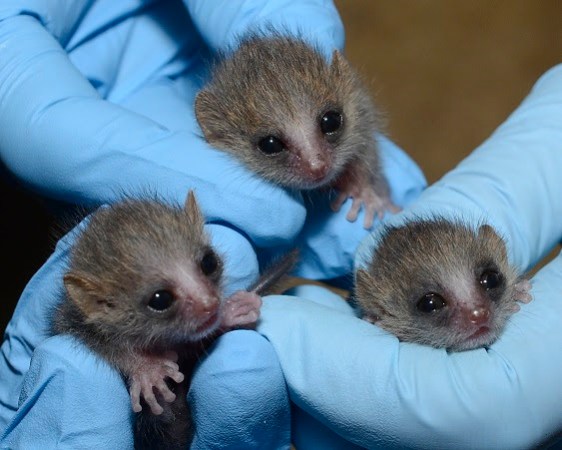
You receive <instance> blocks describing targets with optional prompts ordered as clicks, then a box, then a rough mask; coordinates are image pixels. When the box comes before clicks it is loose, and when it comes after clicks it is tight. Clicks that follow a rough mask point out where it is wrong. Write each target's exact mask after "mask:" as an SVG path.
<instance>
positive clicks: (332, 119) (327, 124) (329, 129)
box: [320, 111, 343, 134]
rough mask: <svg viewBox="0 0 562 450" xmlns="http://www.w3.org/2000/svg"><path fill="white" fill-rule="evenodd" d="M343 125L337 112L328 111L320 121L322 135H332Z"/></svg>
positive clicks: (341, 118)
mask: <svg viewBox="0 0 562 450" xmlns="http://www.w3.org/2000/svg"><path fill="white" fill-rule="evenodd" d="M342 125H343V116H342V115H341V114H340V113H339V112H338V111H328V112H327V113H325V114H324V115H323V116H322V118H321V119H320V129H321V130H322V133H324V134H333V133H335V132H336V131H338V130H339V129H340V128H341V126H342Z"/></svg>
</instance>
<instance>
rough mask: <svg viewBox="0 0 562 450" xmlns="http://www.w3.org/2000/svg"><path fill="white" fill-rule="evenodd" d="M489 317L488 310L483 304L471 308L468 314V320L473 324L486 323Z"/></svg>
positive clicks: (480, 324)
mask: <svg viewBox="0 0 562 450" xmlns="http://www.w3.org/2000/svg"><path fill="white" fill-rule="evenodd" d="M489 318H490V310H489V309H488V308H486V307H484V306H478V307H475V308H474V309H472V311H470V312H469V314H468V320H470V322H472V323H473V324H474V325H479V326H482V325H486V324H487V323H488V319H489Z"/></svg>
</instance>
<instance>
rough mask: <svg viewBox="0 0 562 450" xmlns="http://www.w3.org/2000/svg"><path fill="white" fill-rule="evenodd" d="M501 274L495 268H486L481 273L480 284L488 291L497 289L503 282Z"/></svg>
mask: <svg viewBox="0 0 562 450" xmlns="http://www.w3.org/2000/svg"><path fill="white" fill-rule="evenodd" d="M501 281H502V280H501V275H500V274H499V273H498V272H496V271H495V270H485V271H484V272H483V273H482V275H480V284H481V285H482V287H483V288H484V289H486V290H487V291H488V290H490V289H495V288H497V287H498V286H499V285H500V284H501Z"/></svg>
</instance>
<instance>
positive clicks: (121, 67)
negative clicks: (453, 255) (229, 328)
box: [0, 0, 423, 446]
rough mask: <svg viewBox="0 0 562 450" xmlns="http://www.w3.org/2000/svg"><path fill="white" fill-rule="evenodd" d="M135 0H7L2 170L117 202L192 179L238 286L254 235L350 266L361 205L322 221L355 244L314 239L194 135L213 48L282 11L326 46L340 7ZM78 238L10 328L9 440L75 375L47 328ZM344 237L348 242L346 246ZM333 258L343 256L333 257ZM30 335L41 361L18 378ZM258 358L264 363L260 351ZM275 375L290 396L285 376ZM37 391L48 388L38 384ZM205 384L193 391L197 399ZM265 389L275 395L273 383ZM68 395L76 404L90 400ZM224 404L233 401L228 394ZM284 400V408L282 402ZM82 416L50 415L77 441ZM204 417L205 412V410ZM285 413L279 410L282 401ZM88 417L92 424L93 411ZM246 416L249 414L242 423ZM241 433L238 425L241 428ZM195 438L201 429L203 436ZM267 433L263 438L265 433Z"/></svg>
mask: <svg viewBox="0 0 562 450" xmlns="http://www.w3.org/2000/svg"><path fill="white" fill-rule="evenodd" d="M140 3H141V4H140V5H139V4H137V3H135V4H134V5H133V4H129V3H127V2H125V3H123V2H113V1H112V0H105V1H104V0H98V1H96V2H91V1H87V0H77V1H73V2H48V1H47V0H6V1H3V2H2V4H1V5H0V58H1V59H2V64H1V65H0V100H1V101H0V129H2V130H3V131H2V133H0V152H1V153H0V156H1V158H2V161H3V164H4V165H5V166H6V168H7V169H8V170H10V171H11V172H12V173H13V174H14V175H15V176H16V177H17V178H19V179H20V180H21V181H22V182H23V183H24V184H25V185H27V186H28V187H30V188H32V189H34V190H35V191H38V192H40V193H41V194H43V195H45V196H48V197H50V198H53V199H57V200H63V201H65V202H71V203H77V204H83V205H88V206H95V205H99V204H102V203H106V202H108V203H111V202H112V201H114V200H115V199H116V198H119V197H120V196H121V195H122V193H123V192H125V193H128V194H133V195H142V194H146V193H147V192H149V193H150V192H152V191H155V192H157V193H158V195H159V196H161V197H163V198H165V199H167V200H172V201H177V202H180V203H183V201H184V198H185V196H186V193H187V191H188V190H189V189H195V191H196V194H197V197H198V200H199V203H200V205H201V206H202V209H203V212H204V214H205V216H206V217H207V219H208V221H209V222H210V223H215V224H216V228H215V229H214V230H213V239H214V241H215V242H216V243H217V246H218V248H219V250H220V251H221V252H222V253H223V254H225V255H226V257H227V260H228V261H230V268H231V270H230V271H227V278H228V279H227V287H228V289H229V291H233V290H235V289H236V287H241V286H246V285H248V283H249V281H250V280H251V279H253V278H254V277H255V275H256V272H257V264H256V256H255V254H254V250H255V249H258V250H259V251H260V252H261V253H266V252H268V251H269V250H270V249H275V248H286V247H290V246H292V245H294V242H295V240H296V239H297V238H298V239H299V242H302V245H303V246H304V247H305V253H307V255H309V256H306V258H305V261H304V263H303V266H302V268H301V270H302V271H303V273H307V274H309V275H310V276H315V277H318V278H330V277H334V276H340V275H342V274H345V273H348V272H349V270H350V267H351V261H352V258H351V254H352V249H353V248H354V247H355V246H356V244H357V242H359V240H360V239H361V238H362V237H363V236H364V234H365V232H364V231H363V230H362V227H361V226H360V221H361V219H359V220H358V222H357V223H356V224H355V225H353V226H351V225H349V224H348V223H347V222H346V221H344V220H343V217H344V215H345V212H344V209H345V208H343V209H342V213H340V214H339V216H341V217H339V216H338V215H334V217H331V219H332V220H333V222H330V224H327V225H326V233H328V234H329V235H330V236H331V238H330V241H331V244H335V245H339V246H341V248H342V249H344V253H343V254H345V257H344V258H341V257H340V256H339V255H333V253H332V252H330V250H329V249H328V248H326V246H325V245H324V241H323V240H322V239H321V238H320V239H319V238H318V237H317V231H318V230H319V227H317V226H316V225H314V223H318V219H317V216H315V215H309V216H307V211H306V207H307V206H308V205H304V204H303V201H302V198H301V197H300V196H294V195H292V194H289V193H287V192H285V191H284V190H282V189H279V188H277V187H275V186H272V185H270V184H268V183H266V182H263V181H261V180H260V179H258V178H257V177H254V176H253V175H252V174H250V173H248V172H247V171H246V170H245V169H244V168H243V167H241V166H240V165H239V164H238V163H236V162H235V161H233V160H232V159H231V158H230V157H229V156H228V155H225V154H224V153H222V152H217V151H215V150H214V149H212V148H210V147H208V146H207V145H206V144H205V143H204V142H203V141H202V139H201V138H200V134H201V133H200V131H199V129H198V127H197V125H196V121H195V118H194V115H193V100H194V97H195V93H196V92H197V90H198V89H199V87H200V85H201V82H202V81H203V80H204V79H205V75H206V65H205V61H206V59H207V57H208V56H209V55H210V54H211V53H212V52H214V51H223V50H226V49H230V48H232V47H233V46H234V45H235V42H236V39H237V37H238V36H239V35H240V34H243V33H244V32H245V30H247V29H248V28H249V27H250V26H252V27H265V26H266V25H268V24H273V25H274V26H275V27H280V28H282V29H285V30H292V31H295V32H297V31H298V33H299V35H300V36H302V37H303V38H305V39H308V40H310V41H312V42H315V43H316V44H320V48H321V49H322V50H323V51H324V52H325V53H326V55H329V54H331V52H332V50H333V49H334V48H340V49H341V48H342V46H343V28H342V26H341V22H340V19H339V16H338V15H337V12H336V10H335V7H334V6H333V5H332V4H331V3H330V2H326V1H323V0H310V1H307V2H302V3H300V4H299V3H297V2H294V1H289V0H285V1H283V0H275V1H267V2H266V1H263V2H261V3H258V2H246V3H240V2H236V3H234V2H231V1H230V0H223V1H211V0H205V1H191V2H186V4H185V6H186V7H187V9H184V8H183V7H182V5H181V3H179V2H150V1H146V2H140ZM162 30H165V33H163V32H162ZM383 147H385V149H383V153H384V161H385V169H386V170H387V171H390V172H393V174H392V175H390V176H395V179H394V180H392V179H391V180H390V183H391V185H393V186H394V185H396V184H400V180H402V179H404V180H406V181H405V182H404V184H403V185H401V186H402V187H400V188H397V191H396V192H395V198H394V200H395V202H397V203H399V204H404V203H405V202H406V197H408V196H409V195H410V194H409V193H412V192H419V190H420V189H421V186H422V185H423V181H421V182H420V178H419V177H418V178H416V176H414V177H413V178H412V177H410V176H409V174H411V173H417V174H418V175H419V171H418V170H417V168H416V167H415V165H414V164H413V163H412V162H411V160H409V159H408V158H407V157H405V156H404V155H403V154H402V153H401V152H400V151H399V150H398V149H396V148H394V147H393V146H392V144H391V143H388V142H386V143H384V144H383ZM403 175H404V176H403ZM309 217H310V221H312V222H309ZM315 217H316V218H315ZM338 217H339V218H338ZM305 220H306V221H307V224H306V226H305ZM272 223H275V227H272V226H271V224H272ZM309 223H312V225H309ZM303 227H304V228H306V229H305V230H303ZM320 231H321V232H324V231H323V230H320ZM342 231H345V233H343V232H342ZM71 240H72V238H71V237H69V238H67V240H66V241H65V242H62V243H61V244H59V247H58V248H57V251H56V252H55V254H54V255H53V256H52V257H51V259H50V260H49V261H48V262H47V263H46V265H45V266H44V267H43V268H42V269H41V270H40V272H39V273H38V274H37V275H36V276H35V277H34V279H33V280H32V281H31V283H30V284H29V285H28V287H27V288H26V290H25V292H24V294H23V295H22V298H21V300H20V304H19V305H18V308H17V311H16V313H15V315H14V318H13V320H12V321H11V323H10V325H9V327H8V329H7V334H6V337H5V341H4V344H3V346H2V350H1V352H2V357H1V359H0V379H2V386H1V387H0V430H2V429H4V427H5V426H7V424H8V421H9V420H10V419H11V418H12V417H13V415H14V413H15V410H16V408H17V406H18V395H19V392H20V390H21V387H22V386H25V390H24V391H23V393H22V396H21V398H20V399H19V401H20V404H21V407H20V409H19V411H18V415H17V416H16V417H15V418H14V421H13V422H12V423H11V425H10V426H9V428H8V429H7V431H6V433H7V435H6V436H5V441H6V442H20V443H21V442H24V441H21V440H19V439H25V438H26V435H27V436H28V437H29V435H30V433H27V432H26V429H27V427H30V428H29V429H33V428H36V427H37V426H36V425H33V424H40V423H41V419H40V418H41V417H46V416H48V415H50V414H51V413H50V409H49V405H50V401H51V400H49V399H50V398H51V397H49V396H48V395H47V392H49V391H50V390H52V389H53V387H55V386H58V385H56V384H55V385H50V386H47V385H46V384H45V383H44V380H51V379H54V378H52V377H51V375H53V374H55V373H56V374H60V375H61V376H63V377H64V376H68V373H67V371H66V369H65V368H66V367H73V366H74V365H76V364H82V360H79V361H80V363H77V362H76V361H74V360H73V359H72V358H73V357H71V356H70V355H71V354H70V353H69V350H68V345H67V343H66V341H64V340H61V339H52V340H49V341H48V342H45V344H44V345H45V346H46V348H45V349H43V348H42V345H43V344H42V343H43V341H44V340H45V339H46V338H47V336H48V333H47V328H46V327H47V319H46V318H47V317H48V313H49V312H50V311H51V310H52V306H53V304H54V303H55V302H56V301H57V300H58V298H60V295H61V294H62V288H61V285H60V275H61V273H62V271H63V270H64V269H63V268H64V266H65V264H66V262H65V261H66V257H67V256H66V253H67V247H68V245H69V241H71ZM334 240H336V241H339V240H341V244H339V243H338V242H334ZM323 249H326V252H324V251H323ZM334 256H336V259H335V260H334V261H333V262H330V259H331V258H333V257H334ZM319 260H321V261H325V262H322V263H319V262H318V261H319ZM236 261H243V263H240V264H235V263H236ZM308 261H310V263H309V262H308ZM308 267H310V268H308ZM250 336H251V335H248V334H244V335H243V337H242V338H241V339H245V340H246V341H247V346H248V347H252V346H255V347H256V348H261V347H262V346H263V343H262V342H261V341H256V339H255V338H252V337H250ZM227 342H228V341H227ZM36 348H37V352H38V356H37V357H36V358H35V359H34V361H33V364H32V367H34V370H33V371H31V372H30V373H29V374H28V378H26V379H25V380H24V377H25V376H26V374H27V373H28V370H29V367H30V358H31V356H32V354H33V352H34V351H35V349H36ZM45 355H48V356H49V357H46V356H45ZM51 355H56V356H53V357H52V359H53V364H52V365H47V366H45V367H44V364H46V363H45V361H46V360H50V357H51ZM227 360H228V359H227ZM266 360H267V358H266ZM86 361H90V362H88V363H84V364H85V367H84V373H88V370H87V368H88V367H90V366H91V365H92V361H93V359H92V358H86ZM212 361H216V359H213V360H212ZM253 364H254V365H255V366H256V367H262V366H261V364H262V362H261V360H255V361H254V362H253ZM61 367H62V369H61ZM247 367H248V370H247V372H248V380H249V382H248V383H244V386H246V387H247V389H248V391H247V394H248V395H252V394H253V393H255V392H261V391H259V389H258V390H257V391H256V390H254V391H252V389H255V388H254V387H253V386H254V385H256V384H259V383H257V382H256V381H255V378H253V377H254V376H255V375H256V373H260V372H259V371H255V372H254V373H253V374H251V373H250V372H251V370H250V367H251V364H248V366H247ZM264 367H269V369H268V370H269V372H268V371H265V372H266V373H265V375H267V373H269V375H268V376H265V375H264V374H262V375H261V376H262V377H263V379H265V380H273V379H276V377H277V376H278V373H277V372H276V369H275V367H274V365H273V364H269V365H268V364H265V366H264ZM100 370H101V369H100ZM224 370H225V371H227V368H225V369H224ZM210 372H212V371H211V370H210ZM37 373H40V374H41V376H38V375H37ZM53 376H54V375H53ZM5 380H6V381H5ZM57 382H58V381H57ZM75 382H77V381H76V380H75ZM108 382H109V381H108ZM225 383H226V382H225ZM268 383H269V382H268ZM79 384H80V383H79ZM85 384H86V385H88V384H89V383H85ZM95 385H96V386H97V384H95ZM203 385H204V383H203V384H199V385H198V386H203ZM268 386H270V388H271V390H272V392H274V393H276V394H275V395H277V396H278V397H279V398H281V396H282V395H281V393H282V392H283V391H282V390H283V389H284V384H283V383H281V384H277V385H275V384H274V383H270V384H268ZM199 389H203V388H199ZM209 389H210V390H212V388H209ZM57 390H58V388H57V389H55V391H57ZM225 391H226V392H229V390H228V389H225ZM53 392H54V391H53ZM69 392H73V391H72V389H70V390H69ZM93 392H96V393H97V392H98V391H97V390H95V389H93ZM217 392H220V390H218V391H217ZM230 392H235V390H232V391H230ZM43 393H45V394H44V395H47V397H45V398H43V397H42V396H43ZM196 394H197V393H196V392H195V393H193V398H198V397H197V395H196ZM206 395H209V396H211V395H212V393H209V394H205V391H201V395H199V397H201V398H204V397H205V396H206ZM260 398H262V399H264V400H265V399H268V397H267V396H263V395H262V396H261V397H260ZM70 401H71V400H69V399H68V398H67V399H62V400H61V403H60V405H62V406H61V407H64V408H65V410H66V409H67V408H68V411H76V409H75V408H74V407H73V406H72V404H71V403H70ZM73 401H75V402H78V403H77V404H79V402H80V399H74V400H73ZM225 404H227V405H229V403H228V401H227V400H225ZM244 405H245V406H247V407H248V409H249V410H250V409H251V411H250V412H251V413H254V412H255V411H257V410H259V406H257V405H256V404H253V403H251V402H247V403H244ZM250 405H251V406H250ZM267 406H268V408H269V407H270V405H269V404H268V405H267ZM278 406H279V408H280V411H284V405H283V403H282V402H280V404H279V405H278ZM45 408H46V409H45ZM102 409H103V408H102ZM116 414H117V416H119V414H118V413H117V412H116ZM200 414H201V417H205V414H207V413H205V412H203V411H202V410H201V409H198V412H197V415H198V417H199V415H200ZM53 416H55V415H53ZM72 416H73V414H72V412H70V413H69V414H66V415H60V416H58V415H57V416H56V417H58V418H59V419H60V421H61V422H60V426H58V427H50V429H52V430H55V429H56V430H58V431H59V432H60V433H61V434H60V436H59V435H56V434H53V437H52V438H54V439H59V440H60V441H61V442H62V441H65V440H66V439H70V437H69V436H70V435H72V433H74V432H75V431H76V430H75V429H73V427H72V423H66V422H65V420H67V419H68V418H69V417H72ZM117 416H116V417H117ZM56 417H51V419H54V418H56ZM91 417H94V416H91ZM96 417H97V416H96ZM198 417H196V418H195V420H196V421H198V424H199V420H198ZM207 417H210V416H207ZM278 417H279V420H280V422H279V423H283V420H281V419H282V418H283V417H284V416H283V414H280V415H279V416H278ZM28 419H29V420H28ZM105 419H107V420H113V419H111V418H105ZM120 420H123V417H122V416H121V419H120ZM90 422H91V423H90ZM90 422H88V424H89V425H90V426H91V427H94V428H95V427H96V424H97V422H96V420H93V419H90ZM250 422H251V421H250ZM100 423H102V422H100ZM114 423H116V424H117V423H118V421H115V422H114ZM222 424H223V422H220V421H216V423H214V425H213V424H212V423H210V424H208V426H209V428H208V430H209V431H208V432H206V431H205V429H202V428H200V430H201V433H205V434H206V435H211V434H212V433H216V435H217V436H219V435H220V431H221V429H228V428H227V427H226V428H221V426H222ZM16 425H17V426H16ZM270 425H271V424H267V426H270ZM252 426H253V425H251V424H250V425H249V426H248V428H247V429H248V430H250V432H248V433H247V435H248V436H249V435H250V434H251V430H252ZM101 427H102V425H100V428H101ZM104 429H105V428H104ZM108 429H113V430H118V429H122V427H120V426H118V425H116V426H115V427H114V428H111V427H109V428H108ZM53 433H55V431H53ZM240 433H241V435H244V431H243V430H240ZM85 434H86V435H87V434H88V432H85ZM18 436H19V437H18ZM121 438H122V439H127V436H122V437H121ZM116 439H117V438H116ZM197 439H199V442H203V438H202V437H199V436H198V438H197ZM256 439H257V440H256V442H255V443H256V445H258V444H259V443H260V442H259V439H265V437H264V436H263V435H259V434H258V436H257V438H256ZM117 441H119V439H117ZM264 442H268V444H267V445H266V446H269V443H270V441H264ZM278 442H285V441H283V440H280V441H278ZM248 445H249V444H248ZM264 445H265V444H264ZM258 446H259V445H258Z"/></svg>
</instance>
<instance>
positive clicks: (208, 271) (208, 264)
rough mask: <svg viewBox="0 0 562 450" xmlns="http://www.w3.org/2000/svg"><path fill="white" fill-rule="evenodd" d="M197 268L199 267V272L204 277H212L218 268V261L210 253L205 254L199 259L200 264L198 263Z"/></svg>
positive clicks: (212, 253) (215, 256) (213, 254)
mask: <svg viewBox="0 0 562 450" xmlns="http://www.w3.org/2000/svg"><path fill="white" fill-rule="evenodd" d="M199 266H200V267H201V272H203V274H204V275H206V276H209V275H212V274H213V273H215V272H216V271H217V268H218V267H219V260H218V258H217V255H215V253H214V252H212V251H209V252H207V253H205V255H204V256H203V258H202V259H201V262H200V263H199Z"/></svg>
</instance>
